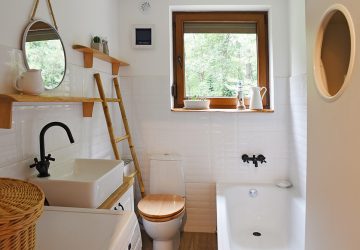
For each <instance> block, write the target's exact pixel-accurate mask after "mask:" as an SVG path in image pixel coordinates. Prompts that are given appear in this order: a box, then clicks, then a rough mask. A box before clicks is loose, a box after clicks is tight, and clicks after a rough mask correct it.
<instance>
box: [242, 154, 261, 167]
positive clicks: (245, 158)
mask: <svg viewBox="0 0 360 250" xmlns="http://www.w3.org/2000/svg"><path fill="white" fill-rule="evenodd" d="M241 159H242V160H243V162H247V163H249V161H252V162H253V163H254V165H255V167H256V168H257V167H258V166H259V165H258V162H260V163H261V164H263V163H264V162H266V160H265V156H263V155H258V156H255V155H253V156H252V157H249V156H248V155H247V154H243V155H242V156H241Z"/></svg>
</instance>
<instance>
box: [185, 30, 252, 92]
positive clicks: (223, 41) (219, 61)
mask: <svg viewBox="0 0 360 250" xmlns="http://www.w3.org/2000/svg"><path fill="white" fill-rule="evenodd" d="M184 50H185V86H186V96H187V97H191V96H202V97H235V96H236V93H237V89H238V85H239V83H241V87H242V89H243V91H244V93H245V95H248V93H249V89H250V87H251V86H258V72H257V38H256V34H234V33H231V34H226V33H185V34H184Z"/></svg>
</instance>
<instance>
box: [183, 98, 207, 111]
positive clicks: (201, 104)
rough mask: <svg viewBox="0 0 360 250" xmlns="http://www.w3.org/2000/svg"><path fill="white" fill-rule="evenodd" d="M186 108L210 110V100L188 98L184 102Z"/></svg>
mask: <svg viewBox="0 0 360 250" xmlns="http://www.w3.org/2000/svg"><path fill="white" fill-rule="evenodd" d="M184 108H186V109H209V108H210V100H209V99H207V98H206V97H198V96H193V97H188V98H187V100H184Z"/></svg>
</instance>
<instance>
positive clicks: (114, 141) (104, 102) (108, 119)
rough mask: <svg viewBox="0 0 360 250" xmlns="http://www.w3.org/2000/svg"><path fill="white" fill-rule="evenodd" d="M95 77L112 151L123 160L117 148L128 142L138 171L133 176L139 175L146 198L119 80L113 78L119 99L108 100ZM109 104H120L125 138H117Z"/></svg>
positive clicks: (98, 79)
mask: <svg viewBox="0 0 360 250" xmlns="http://www.w3.org/2000/svg"><path fill="white" fill-rule="evenodd" d="M94 77H95V80H96V84H97V87H98V90H99V94H100V98H101V100H102V107H103V110H104V114H105V119H106V125H107V128H108V131H109V136H110V141H111V146H112V149H113V151H114V155H115V159H116V160H121V157H120V153H119V150H118V148H117V143H119V142H121V141H124V140H127V141H128V144H129V148H130V152H131V157H132V159H133V162H134V166H135V170H136V172H135V173H134V174H133V175H132V176H135V174H136V175H137V179H138V182H139V186H140V191H141V197H144V195H145V188H144V183H143V180H142V176H141V170H140V166H139V161H138V159H137V157H136V152H135V148H134V144H133V141H132V138H131V134H130V127H129V123H128V120H127V118H126V112H125V108H124V103H123V100H122V97H121V92H120V86H119V81H118V78H117V77H114V78H113V83H114V87H115V91H116V96H117V99H111V98H106V96H105V92H104V88H103V84H102V81H101V77H100V74H99V73H96V74H94ZM108 102H117V103H119V108H120V112H121V117H122V121H123V124H124V128H125V133H126V134H125V135H124V136H121V137H118V138H116V137H115V134H114V129H113V125H112V121H111V116H110V112H109V106H108Z"/></svg>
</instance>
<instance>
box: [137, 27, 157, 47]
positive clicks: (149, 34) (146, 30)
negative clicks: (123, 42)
mask: <svg viewBox="0 0 360 250" xmlns="http://www.w3.org/2000/svg"><path fill="white" fill-rule="evenodd" d="M153 38H154V26H153V25H149V24H137V25H133V48H136V49H151V48H153V46H154V40H153Z"/></svg>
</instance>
